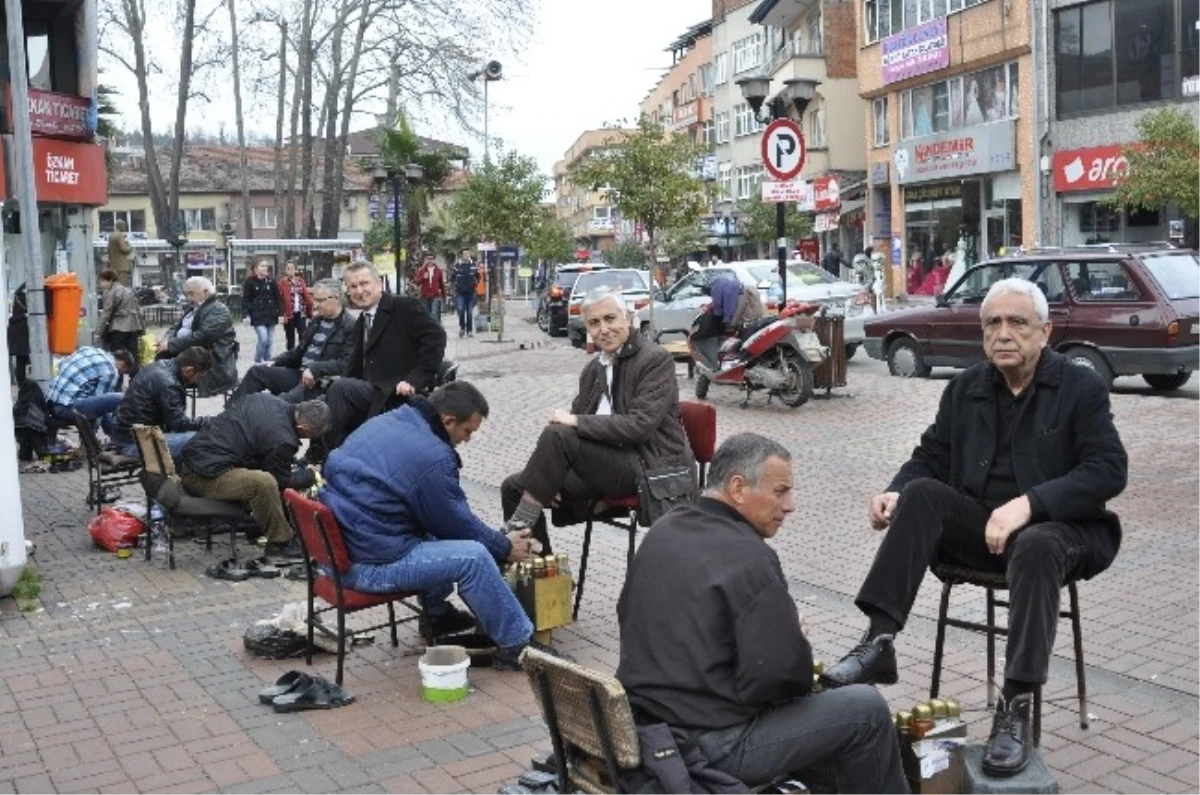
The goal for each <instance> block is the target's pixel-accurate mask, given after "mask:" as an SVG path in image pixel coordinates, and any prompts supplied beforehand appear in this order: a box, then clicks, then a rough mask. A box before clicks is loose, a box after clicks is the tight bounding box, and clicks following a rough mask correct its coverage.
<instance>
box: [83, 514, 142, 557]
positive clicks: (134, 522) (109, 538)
mask: <svg viewBox="0 0 1200 795" xmlns="http://www.w3.org/2000/svg"><path fill="white" fill-rule="evenodd" d="M87 529H88V535H90V536H91V537H92V540H93V541H95V542H96V546H98V547H101V548H103V549H107V550H108V551H109V552H116V551H117V548H118V547H121V546H134V545H135V544H137V540H138V536H140V535H141V534H142V533H144V532H145V531H146V523H145V522H143V521H142V520H141V519H139V518H137V517H136V516H133V515H131V514H128V513H125V512H124V511H118V510H116V509H115V508H105V509H104V510H103V511H101V512H100V515H99V516H97V517H96V518H95V519H92V521H90V522H88V528H87Z"/></svg>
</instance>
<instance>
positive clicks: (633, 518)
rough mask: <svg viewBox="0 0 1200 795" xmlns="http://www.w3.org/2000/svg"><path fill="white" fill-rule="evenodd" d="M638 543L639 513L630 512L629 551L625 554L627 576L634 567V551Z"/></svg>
mask: <svg viewBox="0 0 1200 795" xmlns="http://www.w3.org/2000/svg"><path fill="white" fill-rule="evenodd" d="M636 543H637V514H636V513H631V514H629V552H628V553H626V555H625V576H626V577H628V576H629V570H630V569H631V568H633V552H634V548H635V544H636Z"/></svg>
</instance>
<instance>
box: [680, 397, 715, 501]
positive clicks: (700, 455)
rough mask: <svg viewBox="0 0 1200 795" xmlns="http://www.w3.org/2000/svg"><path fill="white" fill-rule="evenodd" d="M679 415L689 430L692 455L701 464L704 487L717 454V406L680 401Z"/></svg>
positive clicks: (687, 430)
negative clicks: (709, 467) (707, 474)
mask: <svg viewBox="0 0 1200 795" xmlns="http://www.w3.org/2000/svg"><path fill="white" fill-rule="evenodd" d="M679 417H680V419H682V420H683V430H684V431H685V432H687V438H688V444H689V445H690V446H691V448H692V455H694V456H696V461H697V463H699V464H700V488H704V480H705V473H706V471H707V469H708V465H709V464H711V463H712V460H713V456H715V455H716V454H717V408H716V406H711V405H709V404H707V403H695V402H693V401H690V400H681V401H679Z"/></svg>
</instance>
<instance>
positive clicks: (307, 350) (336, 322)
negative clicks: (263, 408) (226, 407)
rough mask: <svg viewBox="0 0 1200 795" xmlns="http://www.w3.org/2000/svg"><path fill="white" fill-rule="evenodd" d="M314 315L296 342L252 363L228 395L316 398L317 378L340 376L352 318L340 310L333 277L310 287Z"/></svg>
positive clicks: (347, 356) (295, 399)
mask: <svg viewBox="0 0 1200 795" xmlns="http://www.w3.org/2000/svg"><path fill="white" fill-rule="evenodd" d="M312 303H313V307H314V308H315V309H316V317H314V318H313V320H312V322H311V323H309V325H308V327H307V329H306V330H305V332H304V333H303V334H302V335H301V337H300V344H299V345H298V346H296V347H293V348H291V349H289V350H288V351H287V353H281V354H279V355H278V356H276V357H275V360H274V361H273V362H271V363H270V364H265V363H264V364H256V365H254V366H253V367H251V368H250V371H249V372H247V373H246V377H245V378H243V379H242V382H241V383H240V384H238V388H237V389H235V390H234V391H233V394H232V395H230V397H229V400H230V402H233V401H235V400H237V399H238V398H240V397H242V396H243V395H253V394H254V393H256V392H270V393H271V394H272V395H279V396H280V397H281V398H283V399H284V400H286V401H287V402H288V403H300V402H301V401H304V400H313V399H315V398H318V397H320V395H321V392H322V389H321V385H320V382H321V379H324V378H332V377H334V376H340V375H344V374H345V372H346V368H347V366H348V365H349V363H350V349H351V347H352V346H353V344H354V343H353V341H352V340H353V336H352V335H353V334H354V321H353V320H352V319H351V318H350V315H349V314H347V312H346V311H345V310H344V309H342V288H341V285H340V284H339V283H338V282H337V280H336V279H323V280H321V281H319V282H317V284H316V286H314V287H313V289H312Z"/></svg>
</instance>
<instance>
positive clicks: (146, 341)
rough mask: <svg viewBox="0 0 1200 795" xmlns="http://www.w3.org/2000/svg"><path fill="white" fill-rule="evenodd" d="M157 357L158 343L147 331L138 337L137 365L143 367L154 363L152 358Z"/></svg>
mask: <svg viewBox="0 0 1200 795" xmlns="http://www.w3.org/2000/svg"><path fill="white" fill-rule="evenodd" d="M157 355H158V341H157V340H156V339H155V338H154V335H153V334H151V333H150V332H149V331H147V332H146V333H145V334H143V335H142V336H140V337H138V354H137V357H138V365H140V366H142V367H145V366H146V365H148V364H153V363H154V357H155V356H157Z"/></svg>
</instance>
